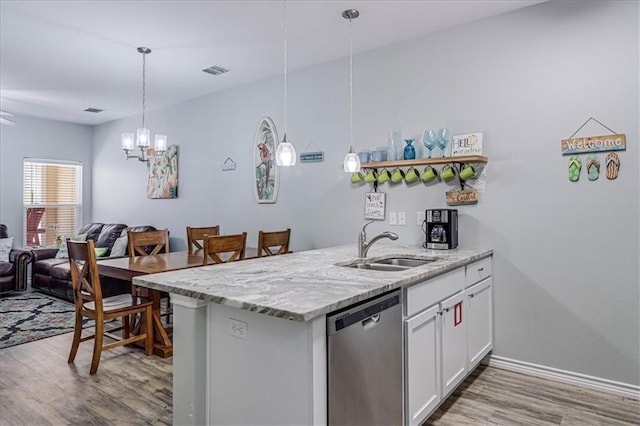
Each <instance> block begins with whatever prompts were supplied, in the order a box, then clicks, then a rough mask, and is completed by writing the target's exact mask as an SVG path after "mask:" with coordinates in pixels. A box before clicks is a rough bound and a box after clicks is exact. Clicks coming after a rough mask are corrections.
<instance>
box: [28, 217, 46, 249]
mask: <svg viewBox="0 0 640 426" xmlns="http://www.w3.org/2000/svg"><path fill="white" fill-rule="evenodd" d="M44 211H45V209H44V207H29V208H28V209H27V246H34V247H35V246H39V245H40V234H41V233H44V232H45V231H46V230H45V229H43V228H40V221H41V220H42V216H43V215H44Z"/></svg>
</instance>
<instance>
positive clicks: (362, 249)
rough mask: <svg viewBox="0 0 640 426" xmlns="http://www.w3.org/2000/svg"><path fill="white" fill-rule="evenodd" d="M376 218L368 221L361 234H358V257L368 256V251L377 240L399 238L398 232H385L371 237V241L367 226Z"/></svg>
mask: <svg viewBox="0 0 640 426" xmlns="http://www.w3.org/2000/svg"><path fill="white" fill-rule="evenodd" d="M373 222H375V220H372V221H371V222H367V223H366V224H365V225H364V226H363V227H362V231H360V235H358V257H367V252H368V251H369V249H370V248H371V246H372V245H373V243H375V242H376V241H378V240H380V239H382V238H389V239H390V240H397V239H398V234H396V233H395V232H383V233H381V234H378V235H376V236H375V237H373V238H372V239H371V241H367V232H366V230H365V228H366V227H367V226H368V225H371V224H372V223H373Z"/></svg>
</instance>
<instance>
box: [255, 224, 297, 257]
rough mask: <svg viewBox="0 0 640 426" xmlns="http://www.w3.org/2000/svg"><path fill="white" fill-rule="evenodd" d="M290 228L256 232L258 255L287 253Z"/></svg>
mask: <svg viewBox="0 0 640 426" xmlns="http://www.w3.org/2000/svg"><path fill="white" fill-rule="evenodd" d="M290 238H291V229H289V228H287V229H286V230H284V231H275V232H264V231H259V232H258V257H262V256H275V255H278V254H286V253H289V239H290Z"/></svg>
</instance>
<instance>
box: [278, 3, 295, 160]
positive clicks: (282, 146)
mask: <svg viewBox="0 0 640 426" xmlns="http://www.w3.org/2000/svg"><path fill="white" fill-rule="evenodd" d="M283 9H284V13H283V15H284V136H283V137H282V142H280V143H279V144H278V148H276V164H277V165H278V166H284V167H289V166H295V165H296V157H297V156H298V154H297V153H296V149H295V148H294V146H293V144H291V143H290V142H289V141H288V140H287V0H284V5H283Z"/></svg>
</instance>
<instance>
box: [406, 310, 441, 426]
mask: <svg viewBox="0 0 640 426" xmlns="http://www.w3.org/2000/svg"><path fill="white" fill-rule="evenodd" d="M439 323H440V315H439V306H438V305H436V306H434V307H432V308H430V309H427V310H425V311H424V312H422V313H420V314H417V315H415V316H414V317H412V318H410V319H408V320H405V322H404V327H405V331H404V332H405V342H406V344H407V346H406V352H405V357H406V359H405V362H406V364H405V365H406V368H405V375H406V377H405V404H406V410H405V424H407V425H410V426H414V425H419V424H421V423H422V422H423V421H424V419H426V418H427V416H428V415H429V414H431V412H432V411H433V410H435V408H436V407H437V406H438V404H439V403H440V333H439V330H438V329H439V326H440V324H439Z"/></svg>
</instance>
